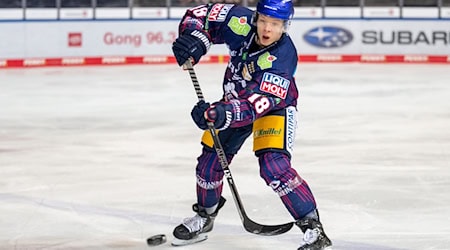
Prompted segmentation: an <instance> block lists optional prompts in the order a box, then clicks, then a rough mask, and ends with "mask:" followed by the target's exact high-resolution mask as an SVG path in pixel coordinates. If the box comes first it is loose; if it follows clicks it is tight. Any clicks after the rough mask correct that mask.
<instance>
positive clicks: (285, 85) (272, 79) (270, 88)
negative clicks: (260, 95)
mask: <svg viewBox="0 0 450 250" xmlns="http://www.w3.org/2000/svg"><path fill="white" fill-rule="evenodd" d="M290 83H291V82H290V81H289V80H288V79H286V78H284V77H281V76H279V75H276V74H272V73H269V72H266V73H264V75H263V78H262V80H261V84H260V85H259V89H260V90H261V91H264V92H266V93H269V94H272V95H275V96H278V97H280V98H282V99H285V98H286V96H287V91H288V89H289V84H290Z"/></svg>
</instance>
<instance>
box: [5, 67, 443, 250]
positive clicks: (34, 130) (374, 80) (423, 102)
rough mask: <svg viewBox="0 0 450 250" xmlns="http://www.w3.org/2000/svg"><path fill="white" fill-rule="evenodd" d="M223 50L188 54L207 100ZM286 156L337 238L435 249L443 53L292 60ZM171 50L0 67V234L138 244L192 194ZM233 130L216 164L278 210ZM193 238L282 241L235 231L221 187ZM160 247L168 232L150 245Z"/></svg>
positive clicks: (257, 206) (354, 246) (43, 241)
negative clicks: (117, 60)
mask: <svg viewBox="0 0 450 250" xmlns="http://www.w3.org/2000/svg"><path fill="white" fill-rule="evenodd" d="M224 69H225V65H223V64H222V65H198V66H196V70H197V75H198V77H199V81H200V85H201V86H202V88H203V91H204V94H205V97H206V99H207V100H210V101H214V100H217V99H218V98H219V97H220V91H221V85H220V84H221V81H222V74H223V72H224ZM297 80H298V86H299V89H300V99H299V113H300V115H299V128H298V131H297V139H296V148H295V154H294V158H293V165H294V166H295V168H296V169H297V170H298V172H299V173H300V175H301V176H302V177H303V178H304V179H306V181H307V182H308V183H309V185H310V187H311V188H312V190H313V192H314V194H315V196H316V200H317V203H318V206H319V209H320V213H321V218H322V221H323V224H324V227H325V229H326V232H327V234H328V235H329V237H330V238H331V239H332V240H333V243H334V248H333V249H335V250H336V249H339V250H424V249H427V250H431V249H433V250H435V249H439V250H448V249H450V66H449V65H448V64H447V65H425V64H410V65H407V64H325V63H324V64H320V63H317V64H299V69H298V72H297ZM195 102H196V95H195V92H194V90H193V87H192V84H191V82H190V78H189V75H188V73H187V72H185V71H182V70H180V69H179V68H178V67H177V66H175V65H160V66H144V65H139V66H110V67H108V66H103V67H67V68H63V67H55V68H29V69H8V70H0V249H2V250H3V249H148V248H149V247H148V246H146V243H145V239H146V238H147V237H149V236H151V235H155V234H161V233H163V234H166V235H167V237H168V240H169V241H170V240H171V239H172V230H173V228H174V227H175V226H176V225H178V224H179V223H180V222H181V220H182V219H183V218H184V217H187V216H192V215H193V212H192V210H191V205H192V203H194V202H195V174H194V167H195V164H196V157H197V156H198V154H199V153H200V144H199V138H200V136H201V131H200V130H199V129H197V128H196V127H195V125H194V124H193V122H192V121H191V118H190V110H191V107H192V105H193V104H195ZM251 146H252V143H251V140H248V141H247V143H246V144H245V145H244V147H243V149H242V150H241V152H240V154H239V155H238V156H237V157H236V158H235V160H234V162H232V164H231V165H230V168H231V170H232V173H233V177H234V180H235V182H236V185H237V188H238V190H239V193H240V196H241V198H242V201H243V203H244V206H245V208H246V210H247V213H248V215H249V217H250V218H251V219H253V220H254V221H256V222H259V223H262V224H280V223H285V222H289V221H291V217H290V215H289V214H288V212H287V211H286V210H285V208H284V207H283V205H282V203H281V202H280V200H279V198H278V196H277V195H276V194H275V193H273V191H272V190H271V189H270V188H269V187H266V185H265V183H264V181H263V180H262V179H261V178H260V177H259V169H258V166H257V161H256V158H255V157H254V156H253V153H252V152H251ZM223 194H224V196H225V198H227V199H228V202H227V204H225V207H224V208H223V209H222V210H221V212H220V214H219V216H218V218H217V219H216V223H215V229H214V230H213V232H211V233H210V234H209V239H208V240H207V241H205V242H202V243H199V244H196V245H192V246H187V247H178V248H177V249H180V250H181V249H192V250H195V249H200V250H211V249H227V250H228V249H239V250H240V249H260V250H266V249H267V250H268V249H270V250H273V249H281V250H285V249H297V247H298V245H299V242H300V238H301V233H300V230H299V229H298V228H296V227H295V228H294V229H292V230H291V231H289V232H288V233H286V234H283V235H279V236H271V237H270V236H258V235H253V234H250V233H247V232H246V231H244V229H243V227H242V225H241V222H240V219H239V216H238V213H237V211H236V207H235V205H234V203H233V199H232V197H231V193H230V191H229V188H228V186H227V184H226V183H225V184H224V193H223ZM169 248H173V247H171V246H170V244H169V242H168V243H166V244H164V245H161V246H157V247H153V249H169Z"/></svg>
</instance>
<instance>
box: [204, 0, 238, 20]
mask: <svg viewBox="0 0 450 250" xmlns="http://www.w3.org/2000/svg"><path fill="white" fill-rule="evenodd" d="M232 7H233V5H232V4H216V5H214V6H213V8H212V9H211V11H210V12H209V15H208V21H216V22H223V21H225V18H226V17H227V14H228V11H230V9H231V8H232Z"/></svg>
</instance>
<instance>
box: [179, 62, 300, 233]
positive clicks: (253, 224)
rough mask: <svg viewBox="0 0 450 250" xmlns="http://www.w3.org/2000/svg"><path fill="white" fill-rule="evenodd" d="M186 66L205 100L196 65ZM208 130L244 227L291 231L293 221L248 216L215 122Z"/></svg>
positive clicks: (208, 123) (248, 229) (199, 95)
mask: <svg viewBox="0 0 450 250" xmlns="http://www.w3.org/2000/svg"><path fill="white" fill-rule="evenodd" d="M184 68H185V69H187V70H188V72H189V76H190V77H191V81H192V84H193V86H194V89H195V93H196V94H197V98H198V100H199V101H202V100H205V97H204V96H203V92H202V89H201V87H200V84H199V82H198V79H197V74H196V73H195V70H194V67H193V66H192V63H191V61H190V60H188V61H186V63H185V64H184ZM207 125H208V130H209V132H210V133H211V136H212V138H213V142H214V149H215V151H216V153H217V157H218V159H219V163H220V165H221V167H222V169H223V171H224V175H225V177H226V179H227V182H228V186H229V187H230V190H231V194H232V196H233V199H234V202H235V204H236V207H237V210H238V213H239V216H240V217H241V221H242V223H243V225H244V228H245V229H246V230H247V231H248V232H250V233H254V234H261V235H277V234H282V233H285V232H287V231H289V230H290V229H291V228H292V226H293V224H294V223H293V222H289V223H286V224H282V225H274V226H272V225H270V226H269V225H261V224H258V223H256V222H254V221H252V220H251V219H250V218H248V216H247V214H246V212H245V209H244V206H243V204H242V201H241V198H240V196H239V193H238V191H237V187H236V184H235V183H234V180H233V176H232V175H231V171H230V168H229V164H228V160H227V157H226V154H225V151H224V149H223V147H222V144H221V143H220V139H219V136H218V134H217V131H216V129H215V128H214V123H212V122H207Z"/></svg>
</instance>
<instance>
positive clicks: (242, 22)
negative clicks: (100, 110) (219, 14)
mask: <svg viewBox="0 0 450 250" xmlns="http://www.w3.org/2000/svg"><path fill="white" fill-rule="evenodd" d="M228 27H230V29H231V31H233V32H234V34H236V35H240V36H247V35H248V33H249V32H250V31H251V30H252V27H251V26H250V24H248V23H247V17H246V16H242V17H236V16H234V17H231V19H230V21H229V22H228Z"/></svg>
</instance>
